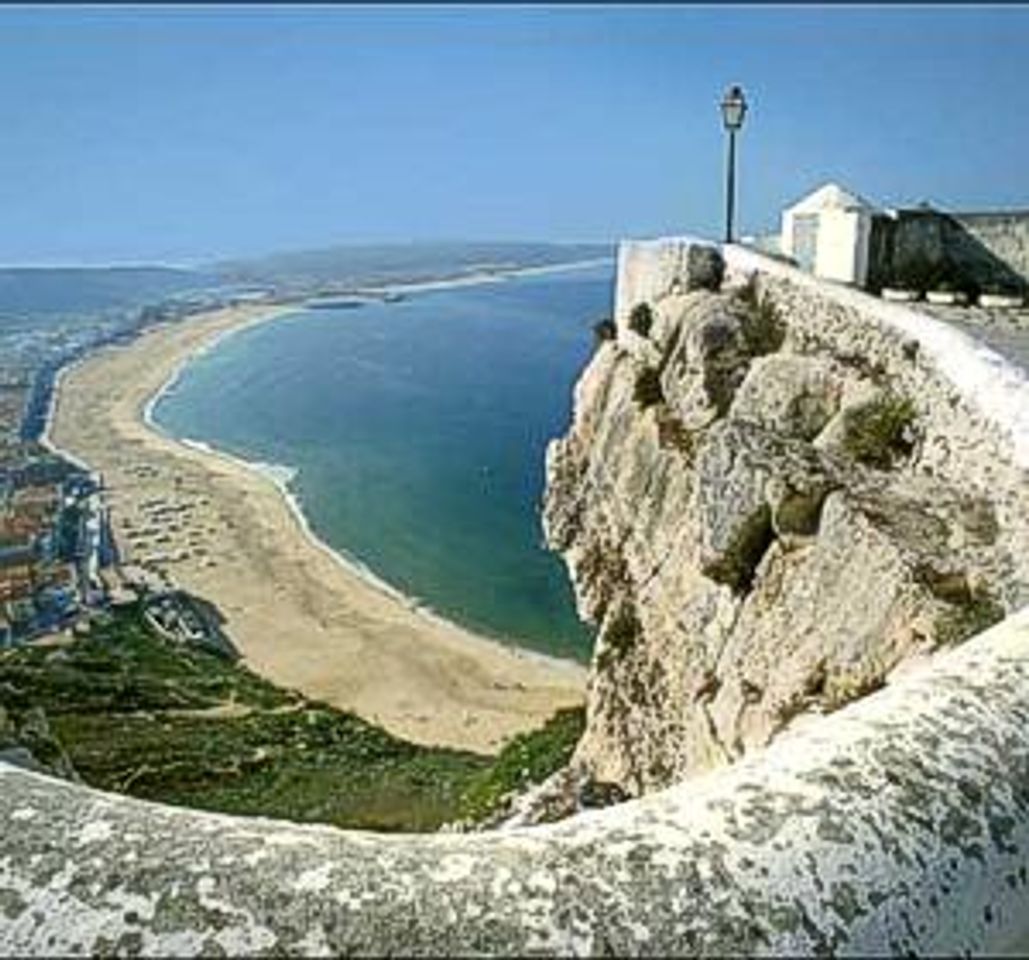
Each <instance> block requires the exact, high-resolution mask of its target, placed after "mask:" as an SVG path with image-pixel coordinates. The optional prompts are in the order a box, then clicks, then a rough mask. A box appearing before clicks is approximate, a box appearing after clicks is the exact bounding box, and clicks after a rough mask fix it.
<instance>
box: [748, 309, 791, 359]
mask: <svg viewBox="0 0 1029 960" xmlns="http://www.w3.org/2000/svg"><path fill="white" fill-rule="evenodd" d="M740 327H741V333H742V334H743V342H744V343H745V344H746V347H747V353H749V354H750V355H751V356H752V357H763V356H764V355H765V354H768V353H775V352H776V351H777V350H778V349H779V348H780V347H781V346H782V342H783V340H784V339H786V325H785V324H784V323H783V322H782V318H781V317H780V316H779V311H778V310H777V309H776V308H775V305H774V304H773V303H772V301H771V300H770V299H769V298H768V294H765V295H764V296H762V297H761V298H760V299H757V297H756V296H755V297H754V299H753V301H752V302H751V303H750V304H748V309H747V312H746V314H745V315H744V317H743V322H742V323H741V324H740Z"/></svg>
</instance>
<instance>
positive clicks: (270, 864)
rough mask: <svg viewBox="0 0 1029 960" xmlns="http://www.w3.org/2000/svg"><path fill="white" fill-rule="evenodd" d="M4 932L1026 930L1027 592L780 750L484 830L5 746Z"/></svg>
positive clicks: (112, 943) (451, 942)
mask: <svg viewBox="0 0 1029 960" xmlns="http://www.w3.org/2000/svg"><path fill="white" fill-rule="evenodd" d="M0 825H2V826H0V952H3V953H4V954H7V955H11V954H37V955H38V954H47V955H54V954H71V953H98V954H111V953H120V954H146V955H156V954H163V955H170V954H172V955H184V954H195V953H199V952H204V953H211V954H221V953H225V952H227V953H231V954H240V953H247V954H256V953H265V952H274V953H284V954H292V955H296V954H304V955H309V954H327V953H334V954H349V953H364V954H368V953H371V954H383V953H400V954H461V955H466V954H523V955H524V954H530V953H537V954H542V953H546V954H553V953H559V954H579V955H581V954H596V953H605V952H608V953H615V954H650V955H655V954H659V955H668V954H684V953H688V954H717V955H725V954H729V953H747V954H765V955H782V954H790V955H809V954H815V953H818V954H823V955H825V954H829V953H838V954H860V955H870V954H883V953H891V954H900V953H905V954H907V953H915V954H943V953H946V954H952V953H962V952H966V951H968V952H973V953H984V952H987V953H996V952H1002V951H1005V950H1008V951H1014V952H1018V951H1024V950H1025V949H1027V948H1029V913H1027V911H1026V910H1025V903H1026V898H1027V896H1029V612H1023V613H1022V614H1019V615H1017V616H1015V617H1011V618H1009V619H1008V620H1007V621H1006V622H1005V623H1003V624H1001V625H999V626H998V627H995V628H993V629H992V630H990V631H988V632H987V633H985V634H983V635H981V636H979V637H977V638H976V639H974V640H972V641H970V642H969V643H968V644H966V645H965V646H964V647H962V648H960V649H958V650H956V651H953V652H951V653H949V654H947V655H946V656H943V657H940V658H939V659H937V660H936V661H934V662H933V663H932V664H926V665H923V666H922V667H921V668H920V669H918V670H912V671H911V673H910V674H909V675H908V676H907V677H905V678H903V679H901V680H899V681H897V682H896V683H895V684H894V685H892V686H891V687H890V688H889V689H887V690H884V691H882V692H880V693H878V694H875V695H873V696H871V697H868V698H867V699H865V700H863V701H861V702H860V703H857V704H855V705H853V706H851V707H849V708H846V709H844V710H842V711H840V712H839V713H837V714H834V715H833V716H831V717H828V718H825V719H822V720H820V721H819V722H817V723H814V724H811V725H809V726H808V727H807V728H806V729H797V730H794V731H792V732H791V733H790V734H789V735H788V736H787V737H784V738H782V739H780V740H779V741H777V742H776V743H774V744H773V745H772V746H771V747H770V748H769V749H768V750H766V751H765V752H764V753H762V754H760V755H757V756H755V757H753V758H751V759H749V760H746V761H744V762H742V763H740V764H738V765H736V766H734V767H731V768H727V769H723V770H721V771H718V772H716V773H713V774H710V775H707V776H705V777H701V778H698V779H697V780H695V781H693V782H691V783H690V784H688V785H681V786H678V787H675V788H672V789H670V790H667V791H665V792H663V793H659V794H654V795H652V796H650V797H647V798H644V799H642V800H635V801H631V802H629V803H626V804H623V805H621V806H616V807H609V808H607V809H605V810H602V811H598V812H596V813H593V814H586V815H582V816H579V817H575V818H573V819H572V820H569V821H565V822H563V823H561V824H556V825H552V826H547V827H538V828H535V829H526V830H516V831H510V832H507V833H499V834H492V835H440V836H432V837H425V836H420V837H386V836H375V835H371V834H360V833H343V832H339V831H336V830H333V829H330V828H319V827H303V826H296V825H290V824H285V823H279V822H272V821H267V820H250V819H244V818H238V819H237V818H231V817H226V816H219V815H213V814H205V813H201V812H197V811H187V810H180V809H174V808H170V807H161V806H157V805H152V804H148V803H144V802H141V801H137V800H132V799H129V798H125V797H118V796H114V795H105V794H101V793H98V792H95V791H92V790H89V789H87V788H85V787H81V786H78V785H75V784H70V783H67V782H63V781H58V780H51V779H48V778H46V777H44V776H42V775H39V774H33V773H29V772H27V771H24V770H20V769H17V768H14V767H9V766H0Z"/></svg>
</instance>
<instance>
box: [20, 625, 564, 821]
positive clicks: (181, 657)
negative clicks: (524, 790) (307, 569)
mask: <svg viewBox="0 0 1029 960" xmlns="http://www.w3.org/2000/svg"><path fill="white" fill-rule="evenodd" d="M0 707H2V710H0V714H2V715H3V718H4V722H3V723H0V751H2V749H3V748H4V747H5V746H6V747H8V748H11V747H17V746H31V745H29V744H22V743H20V742H19V740H20V739H23V738H19V736H18V732H19V730H21V729H22V728H23V727H24V726H25V722H24V718H26V717H28V716H30V715H31V716H33V717H35V718H36V721H35V722H36V724H37V725H38V723H39V720H38V718H39V715H40V708H41V710H42V711H43V712H45V715H46V722H48V724H49V734H50V736H51V737H52V738H53V741H54V742H55V744H56V745H59V748H60V749H61V750H62V751H63V752H64V754H65V755H66V756H67V757H68V759H69V760H70V761H71V764H72V765H73V766H74V768H75V771H76V772H77V774H78V776H79V777H81V779H82V780H83V781H85V782H86V783H88V784H90V785H91V786H95V787H99V788H101V789H104V790H112V791H118V792H122V793H127V794H130V795H132V796H136V797H141V798H144V799H148V800H159V801H161V802H165V803H173V804H179V805H182V806H191V807H199V808H202V809H206V810H215V811H222V812H226V813H236V814H248V815H259V816H269V817H280V818H285V819H290V820H297V821H316V822H324V823H332V824H335V825H337V826H342V827H351V828H364V829H373V830H433V829H436V828H437V827H439V826H440V825H441V824H443V823H447V822H450V821H454V820H457V819H458V818H462V819H466V820H467V819H472V820H475V819H480V818H481V817H484V816H486V815H488V814H489V813H490V812H491V810H492V809H493V807H494V806H495V804H496V803H497V802H498V801H499V799H500V798H501V797H502V796H503V795H504V794H505V793H506V792H508V791H510V790H511V789H513V788H515V787H520V786H526V785H528V784H531V783H533V782H536V781H538V780H542V779H544V778H545V777H547V776H549V774H550V773H552V772H553V771H554V770H555V769H557V767H559V766H561V765H562V764H563V763H564V762H565V760H566V759H567V756H568V754H569V753H570V752H571V749H572V748H573V747H574V744H575V741H576V740H577V739H578V736H579V733H580V732H581V729H582V719H581V713H582V711H581V710H576V711H569V712H568V716H565V715H563V714H562V715H559V716H558V717H556V718H555V719H554V720H552V721H551V722H550V723H549V724H547V726H546V727H544V728H543V729H542V730H540V731H536V732H533V733H529V734H525V735H523V736H521V737H517V738H515V740H514V741H512V743H511V744H509V745H508V746H507V747H506V748H505V750H504V751H503V752H501V754H500V755H499V756H498V757H496V758H492V757H486V756H480V755H478V754H474V753H468V752H464V751H458V750H449V749H442V748H435V747H423V746H419V745H416V744H413V743H409V742H407V741H404V740H401V739H399V738H397V737H394V736H392V735H391V734H389V733H387V732H386V731H385V730H382V729H381V728H379V727H375V726H373V725H372V724H369V723H366V722H365V721H363V720H361V719H360V718H359V717H356V716H354V715H353V714H349V713H346V712H343V711H341V710H337V709H335V708H333V707H330V706H328V705H327V704H324V703H319V702H316V701H312V700H307V699H305V698H304V697H302V696H301V695H299V694H297V693H295V692H293V691H286V690H282V689H280V688H278V687H275V686H274V685H273V684H271V683H269V682H267V681H266V680H263V679H261V678H260V677H258V676H256V675H255V674H253V673H251V672H250V671H249V670H247V669H246V668H245V667H243V666H241V665H239V664H236V663H232V662H230V661H229V660H227V659H222V658H220V657H218V656H216V655H214V654H212V653H209V652H207V651H205V650H200V649H196V648H191V647H186V646H182V645H179V644H174V643H170V642H168V641H166V640H164V639H162V638H161V637H159V636H157V635H156V634H155V633H154V632H153V631H152V630H151V629H150V628H149V627H148V626H147V625H146V624H145V623H144V621H143V620H142V618H141V617H140V615H139V613H138V611H135V610H130V611H122V612H119V613H117V614H116V615H114V616H112V617H111V618H110V619H109V620H108V621H107V622H105V623H103V624H94V627H93V630H92V631H91V632H90V634H89V635H87V636H85V637H81V638H78V639H76V640H74V641H73V642H70V643H68V644H65V645H60V646H49V647H39V646H34V647H20V648H15V649H11V650H7V651H3V652H0ZM572 715H574V718H573V717H572ZM2 728H6V731H7V732H6V735H5V732H4V729H2ZM5 736H6V742H5ZM55 749H56V746H55ZM37 759H39V760H44V758H37ZM44 765H46V764H45V761H44Z"/></svg>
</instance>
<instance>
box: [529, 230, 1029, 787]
mask: <svg viewBox="0 0 1029 960" xmlns="http://www.w3.org/2000/svg"><path fill="white" fill-rule="evenodd" d="M892 311H893V312H891V308H888V307H886V306H884V305H883V304H881V303H880V302H879V301H876V300H875V299H874V298H871V297H866V296H864V295H862V294H860V293H857V292H856V291H852V290H845V289H842V288H835V287H832V286H830V285H827V284H824V283H819V282H817V281H813V280H811V279H810V278H807V277H806V276H803V275H801V274H799V272H798V271H795V270H792V269H790V268H787V267H784V266H782V265H780V264H777V263H774V262H773V261H770V260H767V259H766V258H762V257H759V256H757V255H755V254H753V253H750V252H749V251H743V250H741V249H739V248H731V247H730V248H727V250H726V251H725V255H724V256H723V253H722V252H721V251H720V250H718V249H717V248H714V247H712V246H710V245H705V244H702V243H699V242H696V241H692V240H688V239H672V240H660V241H651V242H644V243H626V244H623V245H622V247H621V249H620V253H619V269H618V286H617V291H616V297H615V316H614V323H613V324H611V325H606V326H604V325H602V326H600V327H599V328H598V345H597V349H596V352H595V354H594V356H593V358H592V360H591V362H590V363H589V365H588V367H587V368H586V370H585V371H584V373H583V375H582V377H581V379H580V380H579V382H578V384H577V386H576V389H575V405H574V418H573V423H572V426H571V429H570V430H569V432H568V434H567V435H566V436H565V437H563V438H562V439H560V440H557V441H555V442H553V443H552V444H551V446H550V448H549V450H548V455H547V492H546V500H545V509H544V527H545V532H546V536H547V540H548V542H549V544H550V545H551V546H552V547H553V548H554V549H556V550H558V551H560V552H561V553H562V555H563V556H564V559H565V561H566V563H567V566H568V569H569V572H570V575H571V578H572V581H573V584H574V587H575V593H576V600H577V605H578V608H579V612H580V615H581V616H583V617H584V618H585V619H586V620H588V621H590V622H592V623H594V624H596V625H598V627H599V632H598V639H597V643H596V648H595V652H594V657H593V664H592V670H591V680H590V685H589V691H588V704H587V726H586V732H585V735H584V736H583V739H582V741H581V742H580V745H579V747H578V749H577V751H576V753H575V756H574V758H573V762H572V765H571V767H570V770H569V774H570V775H572V777H573V779H577V780H578V782H580V783H581V782H582V781H583V779H585V780H587V781H600V782H606V783H610V784H613V785H616V786H618V787H620V788H621V789H622V790H624V791H626V792H628V793H631V794H640V793H644V792H648V791H650V790H653V789H657V788H661V787H665V786H667V785H669V784H672V783H675V782H677V781H680V780H682V779H683V778H685V777H689V776H691V775H693V774H696V773H698V772H700V771H704V770H707V769H710V768H713V767H718V766H722V765H725V764H728V763H731V762H733V761H735V760H736V759H738V758H740V757H741V756H743V755H744V754H747V753H749V752H751V751H753V750H755V749H757V748H760V747H763V746H765V745H766V744H767V743H768V742H769V741H770V740H771V739H772V738H773V737H774V736H776V734H778V733H779V732H780V731H782V730H783V729H784V728H786V727H787V726H788V725H791V724H794V723H796V722H797V721H798V719H799V718H801V717H804V716H806V715H812V714H824V713H829V712H832V711H834V710H836V709H838V708H839V707H841V706H842V705H844V704H846V703H848V702H850V701H852V700H855V699H857V698H859V697H861V696H863V695H864V694H866V693H869V692H871V691H873V690H875V689H877V688H879V687H881V686H883V685H884V684H885V683H887V682H888V681H889V678H890V676H891V674H892V673H893V671H895V670H897V668H898V667H899V666H900V665H902V664H905V663H908V662H910V661H912V660H913V659H917V658H923V657H929V656H932V655H934V654H935V653H936V652H937V651H939V650H941V649H943V648H948V647H952V646H954V645H956V644H958V643H960V642H961V641H963V640H964V639H966V638H968V637H970V636H972V635H973V634H976V633H978V632H980V631H982V630H984V629H985V628H986V627H988V626H990V625H991V624H992V623H995V622H997V621H999V620H1000V619H1002V618H1003V617H1004V616H1005V615H1006V614H1007V613H1010V612H1011V611H1013V610H1016V609H1017V608H1018V607H1020V606H1021V605H1023V604H1024V603H1025V602H1026V601H1027V599H1029V482H1027V481H1029V474H1027V469H1026V468H1027V458H1026V457H1025V456H1024V454H1025V450H1023V449H1021V448H1020V446H1019V442H1018V438H1017V437H1012V435H1011V431H1010V426H1009V424H1008V425H1006V422H1005V418H1004V417H997V416H994V415H993V414H995V413H996V410H995V409H991V407H990V403H989V402H986V403H985V404H984V402H983V398H984V397H985V396H986V395H987V393H988V391H986V392H984V391H983V390H979V391H978V392H975V391H969V390H967V389H962V387H963V386H967V384H964V385H963V384H962V383H960V382H959V381H961V379H962V378H964V379H966V380H967V379H968V378H969V377H971V376H975V375H981V374H982V369H980V368H983V369H985V370H986V376H987V379H988V378H989V375H990V370H991V369H992V370H993V373H994V375H995V376H996V377H998V378H1000V379H1001V380H1003V379H1004V378H1005V377H1007V378H1009V379H1010V378H1011V377H1014V378H1015V379H1016V380H1017V379H1018V378H1019V377H1020V376H1021V374H1020V373H1019V372H1018V371H1013V370H1012V369H1010V368H1009V367H1007V366H1006V365H1005V364H1004V363H1003V362H998V361H1000V358H998V357H995V356H991V355H989V351H985V350H984V349H981V348H973V347H971V346H970V344H969V342H968V340H967V338H964V337H963V335H961V334H958V333H957V332H956V331H953V330H950V329H948V328H945V327H944V326H943V325H942V324H939V323H937V322H935V321H933V320H931V319H929V318H926V317H922V316H916V315H914V314H911V313H909V312H906V311H899V310H897V309H896V308H892ZM954 337H962V338H963V339H962V343H961V344H960V345H958V346H959V347H960V349H958V350H957V351H956V352H955V351H954V350H948V344H950V340H951V339H952V338H954ZM951 346H953V344H951ZM977 351H978V353H977ZM952 354H954V355H957V356H958V360H957V362H958V363H959V364H963V365H964V366H961V367H960V368H958V369H955V368H954V363H953V362H951V361H952V359H953V358H952ZM972 354H976V356H975V357H974V358H972V360H974V362H972V360H970V357H972ZM969 364H971V365H970V366H969ZM991 364H992V367H991ZM1006 385H1007V386H1011V384H1005V383H999V384H994V386H995V387H997V388H998V389H1003V388H1004V387H1005V386H1006ZM1014 386H1015V387H1017V388H1018V390H1015V391H1014V393H1013V394H1012V395H1017V396H1024V394H1023V393H1020V392H1019V391H1021V390H1023V389H1024V378H1023V380H1022V382H1021V383H1016V384H1014ZM994 393H996V390H994ZM1005 412H1006V413H1007V414H1010V413H1011V411H1010V410H1008V411H1005ZM1010 419H1011V418H1010V416H1008V417H1007V420H1008V421H1010Z"/></svg>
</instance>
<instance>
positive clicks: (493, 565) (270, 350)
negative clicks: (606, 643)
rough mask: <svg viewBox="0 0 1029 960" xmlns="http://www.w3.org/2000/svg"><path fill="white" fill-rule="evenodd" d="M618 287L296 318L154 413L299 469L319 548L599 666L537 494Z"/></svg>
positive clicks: (496, 290)
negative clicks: (596, 327)
mask: <svg viewBox="0 0 1029 960" xmlns="http://www.w3.org/2000/svg"><path fill="white" fill-rule="evenodd" d="M612 283H613V274H612V269H611V267H608V266H602V267H596V266H594V267H589V268H582V269H576V270H568V271H565V272H559V273H550V274H537V275H533V276H522V277H516V278H509V279H506V280H503V281H500V282H494V283H484V284H481V285H476V286H464V287H455V288H450V289H437V290H431V291H423V292H417V293H411V294H408V295H407V297H406V298H405V299H403V300H401V301H399V302H393V303H369V304H365V305H363V306H360V307H356V308H329V309H326V308H321V309H316V310H315V309H309V310H305V311H302V312H300V313H299V314H293V315H287V316H283V317H280V318H278V319H275V320H272V321H269V322H267V323H265V324H262V325H260V326H256V327H251V328H248V329H245V330H242V331H240V332H238V333H236V334H234V335H233V336H231V337H229V338H228V339H226V340H225V341H223V342H222V343H220V344H219V345H218V346H217V347H215V348H214V349H212V350H210V351H208V352H207V353H205V354H203V355H202V356H200V357H198V358H196V359H195V360H194V361H192V362H191V363H190V364H189V365H187V367H186V368H185V369H184V370H183V372H182V374H181V376H180V377H179V379H178V380H177V382H176V383H175V384H174V386H173V387H172V389H170V390H169V391H168V392H166V393H165V394H164V395H163V396H162V398H161V399H160V400H159V402H158V403H157V404H156V405H155V408H154V412H153V413H154V419H155V420H156V422H157V423H158V425H159V426H161V427H162V428H163V429H165V430H167V431H169V432H170V433H172V434H174V435H176V436H180V437H187V438H190V439H193V440H198V441H202V442H204V443H207V444H209V445H211V446H213V447H216V448H218V449H221V450H224V451H226V452H228V453H231V454H233V455H235V456H238V457H241V458H243V459H246V460H249V461H260V462H265V463H275V464H278V465H282V466H286V467H289V468H291V469H292V470H293V471H294V474H293V479H292V480H291V481H290V485H289V487H290V490H291V492H292V493H293V495H294V496H295V497H296V499H297V501H298V503H299V505H300V507H301V509H302V510H303V512H304V514H305V516H306V517H307V519H308V522H309V524H310V526H311V528H312V530H313V531H314V532H315V533H316V534H317V535H318V536H319V537H320V538H321V539H322V540H324V541H325V542H326V543H327V544H328V545H329V546H330V547H332V548H333V549H336V550H338V551H340V552H341V553H343V554H344V555H346V556H348V557H350V558H354V559H356V560H358V561H359V562H360V563H362V564H364V565H365V566H367V567H368V568H369V569H370V570H371V571H372V572H373V573H374V574H375V575H376V576H378V577H379V578H381V579H382V580H384V581H386V582H387V583H389V584H390V585H392V586H393V587H395V588H396V589H398V590H400V591H401V592H403V593H404V594H406V595H408V596H410V597H412V598H416V599H417V600H418V601H419V602H421V603H424V604H425V605H427V606H428V607H430V608H432V609H433V610H434V611H436V612H437V613H439V614H441V615H443V616H445V617H447V618H449V619H452V620H454V621H456V622H458V623H461V624H463V625H465V626H467V627H470V628H472V629H474V630H477V631H479V632H482V633H486V634H489V635H490V636H494V637H498V638H501V639H504V640H508V641H511V642H514V643H517V644H519V645H522V646H526V647H530V648H533V649H536V650H540V651H543V652H546V653H550V654H554V655H558V656H572V657H575V658H578V659H586V658H587V657H588V655H589V651H590V646H591V636H590V632H589V631H588V630H587V629H586V627H585V626H584V625H583V624H582V623H580V622H579V620H578V619H577V617H576V614H575V610H574V606H573V601H572V595H571V588H570V586H569V583H568V578H567V575H566V573H565V570H564V567H563V564H562V563H561V562H560V560H559V559H558V558H557V557H556V556H555V555H553V554H552V553H550V552H548V551H547V550H546V548H545V547H544V546H543V543H542V531H541V528H540V503H541V498H542V493H543V482H544V451H545V448H546V444H547V442H548V441H549V440H550V439H551V438H553V437H555V436H558V435H560V434H561V433H563V432H564V431H565V430H566V429H567V426H568V423H569V419H570V416H571V399H572V387H573V385H574V382H575V380H576V378H577V377H578V375H579V373H580V372H581V370H582V367H583V365H584V364H585V363H586V362H587V360H588V358H589V354H590V352H591V350H592V330H591V328H592V325H593V324H594V323H595V322H596V321H597V320H598V319H599V318H600V317H601V316H604V315H606V314H608V313H609V312H610V304H611V290H612Z"/></svg>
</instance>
